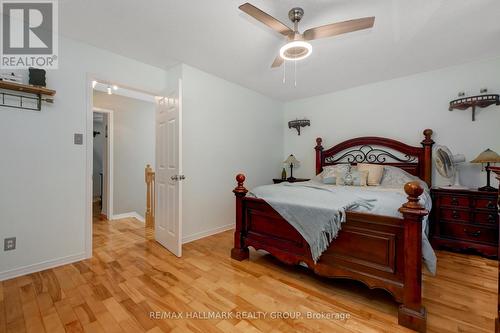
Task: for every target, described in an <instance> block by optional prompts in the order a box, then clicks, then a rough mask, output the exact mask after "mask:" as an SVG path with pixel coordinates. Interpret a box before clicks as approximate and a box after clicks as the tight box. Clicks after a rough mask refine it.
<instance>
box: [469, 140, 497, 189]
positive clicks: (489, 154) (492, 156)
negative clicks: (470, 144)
mask: <svg viewBox="0 0 500 333" xmlns="http://www.w3.org/2000/svg"><path fill="white" fill-rule="evenodd" d="M470 162H471V163H481V165H482V166H483V167H484V165H485V164H486V168H484V169H486V177H487V178H486V186H483V187H480V188H478V190H479V191H488V192H496V191H498V189H496V188H494V187H493V186H491V185H490V172H491V170H490V163H493V164H495V163H500V155H498V154H497V153H496V152H494V151H493V150H491V149H486V150H485V151H483V152H482V153H481V154H479V156H478V157H476V158H475V159H473V160H472V161H470Z"/></svg>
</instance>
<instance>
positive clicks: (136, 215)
mask: <svg viewBox="0 0 500 333" xmlns="http://www.w3.org/2000/svg"><path fill="white" fill-rule="evenodd" d="M128 218H135V219H137V220H139V221H141V222H142V223H145V222H146V219H144V217H142V215H140V214H139V213H137V212H128V213H123V214H115V215H113V217H112V218H111V221H112V220H120V219H128Z"/></svg>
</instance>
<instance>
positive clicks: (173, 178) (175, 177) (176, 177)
mask: <svg viewBox="0 0 500 333" xmlns="http://www.w3.org/2000/svg"><path fill="white" fill-rule="evenodd" d="M170 179H172V180H179V176H177V175H174V176H172V177H170Z"/></svg>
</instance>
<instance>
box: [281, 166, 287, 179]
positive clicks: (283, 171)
mask: <svg viewBox="0 0 500 333" xmlns="http://www.w3.org/2000/svg"><path fill="white" fill-rule="evenodd" d="M281 179H283V180H286V169H285V167H283V170H281Z"/></svg>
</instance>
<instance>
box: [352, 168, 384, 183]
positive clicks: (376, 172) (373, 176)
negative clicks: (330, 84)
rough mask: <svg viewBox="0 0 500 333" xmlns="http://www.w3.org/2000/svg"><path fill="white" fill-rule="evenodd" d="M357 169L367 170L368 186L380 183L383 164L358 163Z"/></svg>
mask: <svg viewBox="0 0 500 333" xmlns="http://www.w3.org/2000/svg"><path fill="white" fill-rule="evenodd" d="M358 170H359V171H367V172H368V181H367V184H368V185H369V186H377V185H380V181H381V180H382V176H383V175H384V166H383V165H380V164H369V163H359V164H358Z"/></svg>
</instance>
